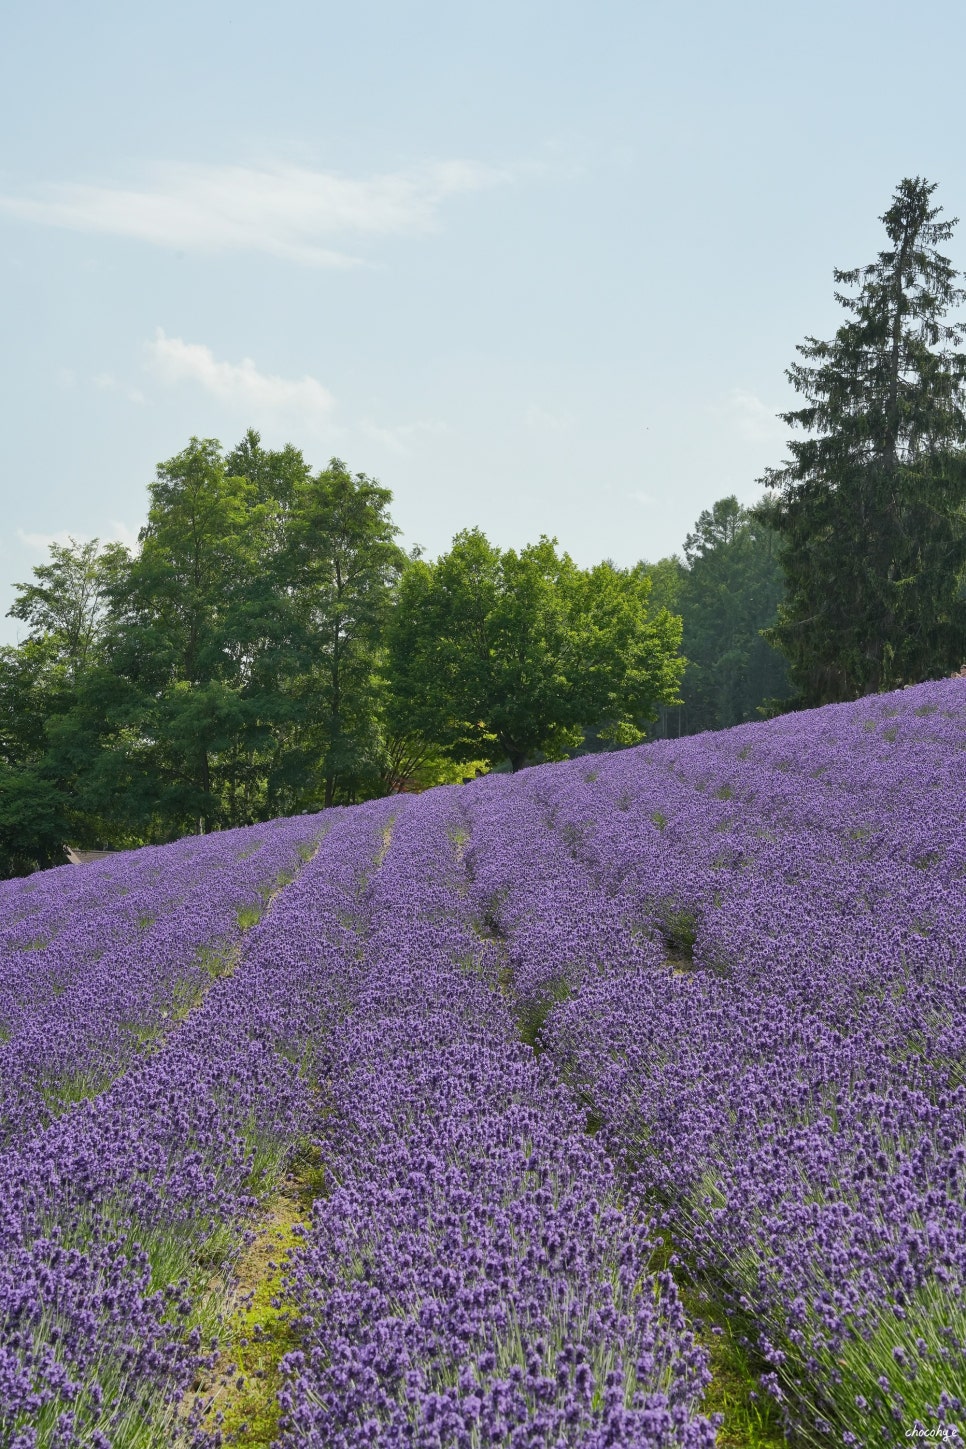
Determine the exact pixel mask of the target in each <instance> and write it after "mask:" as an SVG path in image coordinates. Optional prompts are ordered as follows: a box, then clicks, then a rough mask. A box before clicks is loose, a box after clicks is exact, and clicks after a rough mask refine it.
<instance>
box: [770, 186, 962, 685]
mask: <svg viewBox="0 0 966 1449" xmlns="http://www.w3.org/2000/svg"><path fill="white" fill-rule="evenodd" d="M935 189H936V188H935V185H934V184H930V183H928V182H926V181H924V180H923V179H921V178H919V177H916V178H915V179H909V178H906V179H905V180H903V181H902V182H901V183H900V184H899V186H898V188H897V190H896V192H895V195H894V197H893V202H892V205H891V207H890V208H889V210H888V211H887V212H886V213H885V214H884V216H883V217H882V218H881V220H882V221H883V222H884V223H885V228H886V233H887V236H888V240H889V247H888V249H887V250H885V251H882V252H880V253H879V256H878V259H877V260H876V261H875V262H874V263H872V264H871V265H870V266H867V267H864V268H856V269H854V270H852V271H847V272H843V271H836V272H835V280H836V282H837V283H839V284H842V285H844V286H847V287H858V293H857V295H855V296H847V295H843V294H841V293H836V300H837V301H838V302H840V303H841V305H842V306H843V307H844V308H845V309H846V310H847V311H848V312H850V313H851V314H852V316H851V318H850V320H849V321H847V322H845V323H843V325H842V326H841V327H840V328H839V329H838V331H837V333H836V334H835V337H834V338H833V340H832V341H831V342H822V341H819V340H818V339H817V338H815V337H809V338H807V339H806V341H805V342H804V343H803V344H801V345H800V346H799V349H798V350H799V352H800V353H801V355H802V356H803V357H804V358H805V359H806V361H805V363H804V364H802V363H797V364H794V365H793V366H792V367H791V368H789V369H788V374H787V375H788V378H789V380H790V381H791V382H792V383H793V385H794V386H795V388H796V389H797V391H798V392H800V393H801V394H803V396H804V397H805V399H806V400H807V405H806V406H805V407H802V408H799V409H797V410H795V411H791V412H787V413H783V414H782V415H781V416H782V418H783V420H784V421H785V422H786V423H788V424H789V425H790V426H792V427H797V428H801V429H803V430H804V432H805V433H806V434H807V435H808V436H806V437H804V438H802V439H797V440H792V441H791V442H790V443H789V451H790V453H791V458H790V459H789V460H788V461H786V463H785V464H784V465H783V467H781V468H778V469H771V470H769V471H768V473H767V474H766V476H765V479H764V482H765V483H766V484H767V485H768V486H769V487H770V488H772V489H773V490H775V495H776V502H775V505H774V508H773V509H772V511H771V515H770V521H771V523H772V525H773V526H774V527H775V528H777V529H778V531H779V532H780V534H781V536H782V544H783V546H782V551H781V562H782V566H783V569H784V572H785V578H786V589H787V597H786V600H785V602H784V603H783V604H782V606H781V608H780V611H779V619H778V623H777V624H776V626H775V628H774V629H773V630H771V631H770V637H771V639H772V640H773V642H775V643H776V644H778V645H779V646H780V647H781V649H783V650H784V652H785V653H786V654H787V656H788V659H789V661H790V665H791V674H792V678H793V681H794V683H795V684H796V685H797V686H798V689H799V691H800V702H802V703H804V704H823V703H826V702H828V701H831V700H842V699H851V698H855V697H857V696H859V695H861V694H866V693H872V692H874V691H876V690H882V689H890V688H895V687H897V686H898V685H902V684H909V683H915V682H917V681H920V680H923V679H929V678H934V677H936V676H937V675H941V674H944V673H948V672H949V670H950V669H952V668H956V667H958V666H959V665H960V664H961V663H962V662H963V661H962V652H963V642H962V641H963V636H964V629H966V589H964V587H963V577H964V571H966V455H964V452H963V447H962V445H963V442H964V440H966V412H964V407H963V403H964V398H963V387H964V382H966V356H964V355H963V354H962V353H958V352H955V351H954V350H952V344H955V343H959V342H960V341H961V340H962V333H961V331H960V329H959V328H958V327H956V326H950V325H948V324H946V323H944V322H943V320H942V319H943V318H944V316H945V315H946V313H947V312H948V311H949V310H950V308H952V307H954V306H956V305H957V304H958V303H960V302H961V301H962V300H963V298H964V296H966V293H964V292H963V291H962V290H961V289H960V288H958V287H957V286H956V285H955V278H956V275H957V274H956V272H955V271H954V269H953V267H952V266H951V264H950V262H949V260H948V258H946V257H945V256H943V255H941V254H940V252H939V251H938V250H937V247H938V246H939V245H940V244H941V243H943V242H945V241H947V240H948V239H949V237H950V235H951V233H952V229H953V226H954V225H955V222H953V221H949V222H938V221H936V220H935V218H936V217H937V216H938V215H939V213H940V211H941V210H942V208H941V207H938V206H937V207H933V206H930V198H931V196H932V193H933V192H934V191H935Z"/></svg>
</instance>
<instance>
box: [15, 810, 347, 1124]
mask: <svg viewBox="0 0 966 1449" xmlns="http://www.w3.org/2000/svg"><path fill="white" fill-rule="evenodd" d="M318 828H319V827H318V823H317V822H316V821H311V820H308V819H306V818H300V819H295V820H289V821H283V822H276V823H275V824H273V825H271V826H259V827H256V828H254V829H253V830H233V831H226V832H224V833H220V834H215V835H208V836H204V837H192V838H190V839H188V840H184V841H179V842H178V843H177V844H176V845H172V846H166V847H160V848H157V849H146V850H143V851H130V852H125V853H124V854H120V855H118V856H117V857H115V858H113V859H112V860H110V861H103V862H99V863H98V864H97V865H94V866H89V867H81V868H80V869H76V868H72V867H70V866H64V867H62V868H61V869H59V870H54V871H49V872H46V873H44V876H43V879H42V885H43V890H42V891H35V893H34V894H35V895H40V898H41V901H40V902H38V907H39V908H38V910H37V911H36V912H35V913H34V917H35V924H34V925H33V926H32V927H31V930H36V929H37V921H38V920H41V921H44V922H45V923H46V925H45V927H44V929H46V930H51V929H52V927H53V923H54V922H57V923H58V925H57V929H56V931H55V932H54V934H53V938H52V939H51V941H50V942H49V944H47V945H42V944H39V943H38V942H36V941H35V943H34V947H33V949H27V950H25V949H23V947H22V946H21V948H20V949H19V950H18V949H14V948H11V946H10V945H9V944H8V946H7V948H6V950H5V951H4V953H3V955H2V958H0V1024H2V1032H0V1144H6V1145H13V1144H14V1143H15V1142H17V1141H23V1140H24V1139H25V1138H26V1137H28V1136H29V1135H30V1133H31V1132H33V1131H35V1130H37V1129H38V1128H39V1127H42V1126H44V1125H46V1124H47V1123H48V1122H50V1121H51V1120H52V1118H53V1117H55V1116H56V1115H57V1114H58V1113H59V1112H60V1111H62V1110H63V1109H64V1106H65V1105H66V1104H69V1103H70V1102H71V1101H72V1100H76V1099H79V1098H82V1097H87V1096H92V1095H96V1093H97V1092H99V1091H102V1090H103V1089H104V1088H105V1087H106V1086H107V1085H108V1084H109V1083H110V1082H111V1081H112V1080H113V1079H114V1078H115V1077H117V1076H118V1075H119V1074H120V1073H121V1072H122V1071H124V1069H125V1067H126V1066H127V1064H128V1063H129V1062H130V1061H131V1060H132V1059H133V1058H134V1056H135V1055H136V1054H137V1052H138V1051H139V1050H141V1049H142V1048H143V1047H144V1046H145V1045H146V1044H148V1043H151V1042H153V1041H156V1040H157V1038H158V1037H159V1035H161V1034H162V1033H163V1032H165V1031H166V1030H168V1029H169V1028H170V1027H171V1025H172V1024H174V1023H176V1022H177V1021H178V1020H179V1019H180V1017H182V1016H183V1015H184V1014H185V1012H186V1011H187V1010H189V1009H190V1007H191V1006H192V1005H193V1004H194V1003H195V1002H196V1001H197V1000H198V999H199V997H200V996H201V994H202V993H203V992H204V990H205V989H206V988H207V987H208V986H209V985H210V983H211V979H212V977H213V975H215V974H217V973H219V972H221V971H223V970H225V969H227V968H228V966H229V965H230V963H231V959H232V955H233V953H234V952H235V951H236V950H237V947H238V943H239V941H240V939H241V935H242V928H243V926H245V925H246V924H250V923H251V922H252V921H254V920H256V919H257V918H258V916H259V915H260V913H261V910H262V909H263V907H264V900H265V898H266V896H267V895H268V893H269V892H270V891H271V890H272V889H273V888H274V887H275V886H276V885H277V884H278V883H279V882H280V881H282V880H284V879H285V878H287V877H288V876H289V875H291V874H293V873H294V871H295V869H296V867H297V865H298V863H299V851H300V850H301V849H312V848H313V837H315V836H317V835H318ZM86 871H90V872H91V880H90V881H89V882H88V881H86V880H85V883H84V886H83V889H81V890H78V888H77V887H76V886H75V883H74V882H75V878H76V877H77V876H78V875H81V876H83V875H84V874H85V872H86ZM65 899H66V904H65ZM41 902H42V907H41ZM65 916H66V917H67V918H66V919H64V917H65ZM21 924H22V923H21ZM21 934H23V933H22V932H21Z"/></svg>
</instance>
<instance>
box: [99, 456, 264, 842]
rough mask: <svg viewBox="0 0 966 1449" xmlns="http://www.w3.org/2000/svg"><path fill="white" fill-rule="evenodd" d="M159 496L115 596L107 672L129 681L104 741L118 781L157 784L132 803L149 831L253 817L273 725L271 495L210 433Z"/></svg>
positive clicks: (162, 471)
mask: <svg viewBox="0 0 966 1449" xmlns="http://www.w3.org/2000/svg"><path fill="white" fill-rule="evenodd" d="M150 496H151V505H150V510H149V514H148V522H147V526H146V527H145V528H144V529H143V530H142V532H141V551H140V554H139V555H138V557H137V559H136V560H135V561H134V563H133V564H132V567H131V569H130V570H129V571H128V573H127V575H126V576H125V577H124V578H123V580H121V581H120V582H119V584H118V586H117V587H116V588H115V589H114V590H113V591H112V602H113V618H112V637H111V640H110V645H111V647H110V658H109V660H108V666H107V667H109V669H110V671H111V672H112V673H117V674H119V675H120V676H121V678H122V679H123V680H125V681H126V682H127V684H128V686H129V687H128V691H127V698H126V700H122V701H120V702H119V703H120V706H121V707H120V711H119V716H120V717H119V719H118V723H119V724H120V731H118V730H115V731H114V732H113V736H112V738H110V739H108V740H105V744H106V745H108V746H109V747H110V748H111V749H112V750H113V751H114V752H115V754H116V755H117V757H118V758H117V759H116V760H115V766H116V767H117V768H121V769H122V776H121V778H122V779H123V780H126V781H128V782H130V783H132V784H133V781H132V779H131V777H132V775H141V776H142V777H145V776H146V777H148V778H149V779H150V780H151V782H152V784H153V790H152V791H150V792H148V794H147V795H145V794H144V792H143V791H142V790H140V789H131V790H129V791H128V792H126V798H128V799H129V800H132V801H133V800H137V801H138V802H139V805H138V808H139V810H140V811H141V812H142V814H143V812H144V811H145V810H148V811H149V813H150V817H151V819H152V821H153V822H154V826H152V828H155V827H156V825H157V823H158V821H165V822H167V824H166V826H165V827H163V828H165V829H166V830H167V831H168V832H169V833H177V832H179V831H183V830H186V829H190V828H192V827H199V828H201V829H202V830H210V829H212V828H214V827H215V826H216V825H232V824H239V823H242V822H243V821H245V820H246V819H250V818H252V817H253V816H254V815H255V814H257V812H258V808H259V804H260V789H261V786H260V781H261V771H260V770H259V761H258V756H259V753H260V750H262V749H264V748H265V747H266V745H267V742H268V736H269V733H270V726H271V707H272V700H271V696H270V694H269V692H267V691H266V689H265V688H264V680H263V678H262V676H261V674H260V671H259V667H258V666H259V664H260V662H261V657H262V655H263V654H264V652H265V651H266V649H271V646H272V636H273V627H272V624H273V621H272V619H271V617H270V616H271V613H272V591H271V589H269V590H268V597H267V598H266V592H265V590H264V588H263V580H264V570H263V569H262V567H261V563H262V554H263V552H264V539H265V536H266V534H267V535H268V536H269V537H270V536H271V533H272V522H273V508H272V504H271V503H259V502H258V501H257V498H256V490H255V487H254V485H253V484H252V483H250V482H249V481H248V480H247V479H246V478H243V477H237V476H231V475H229V473H228V472H227V469H226V467H225V462H224V459H223V456H222V451H221V447H220V445H219V444H218V442H217V441H216V440H214V439H205V440H201V439H198V438H193V439H192V440H191V442H190V444H189V445H188V447H187V448H185V449H184V450H183V451H182V452H181V453H179V454H177V455H176V456H175V457H174V458H171V459H169V460H168V461H167V462H165V463H162V464H161V465H159V467H158V472H157V480H156V482H155V483H154V484H153V485H152V486H151V489H150ZM94 687H95V688H103V681H100V680H98V681H95V682H94ZM117 783H118V782H114V788H117ZM145 823H147V822H145Z"/></svg>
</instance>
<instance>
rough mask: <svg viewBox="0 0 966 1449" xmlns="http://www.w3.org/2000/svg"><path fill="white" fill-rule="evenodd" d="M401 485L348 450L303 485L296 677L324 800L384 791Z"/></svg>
mask: <svg viewBox="0 0 966 1449" xmlns="http://www.w3.org/2000/svg"><path fill="white" fill-rule="evenodd" d="M391 502H392V494H391V493H390V491H389V489H388V488H383V487H382V486H381V485H380V484H379V483H378V482H377V481H376V480H375V479H372V478H368V477H367V476H366V474H365V473H355V474H353V473H350V471H349V469H348V468H347V467H346V465H345V463H343V462H342V461H341V459H339V458H332V459H331V460H330V462H329V465H328V467H327V468H324V469H323V470H322V471H321V472H320V473H318V474H317V475H316V476H315V477H310V478H308V479H305V480H302V481H300V482H299V484H298V485H297V487H296V489H295V492H294V497H293V501H292V510H291V517H290V521H289V530H288V531H289V544H288V551H287V555H286V566H287V573H288V577H289V579H290V580H291V587H292V589H293V592H294V600H293V608H294V613H295V628H296V633H295V635H294V637H295V639H296V643H297V652H298V656H299V658H300V660H301V665H300V672H299V674H298V677H297V678H296V679H294V680H293V681H292V688H293V691H294V695H295V697H296V698H297V700H298V701H299V705H300V708H301V714H302V718H303V720H305V721H307V722H308V723H307V727H306V728H305V729H304V730H303V732H302V739H301V750H302V755H303V758H304V759H306V760H308V761H310V762H311V767H312V770H313V772H314V773H315V775H316V776H317V778H318V781H319V793H320V797H321V798H320V799H319V800H318V803H320V804H323V805H325V806H326V807H328V806H330V805H332V804H334V803H335V802H336V801H337V800H347V801H351V800H354V799H357V798H359V797H360V796H361V795H364V794H367V793H372V792H374V791H376V792H378V788H379V780H380V777H381V772H382V771H383V768H384V760H383V752H384V733H383V726H382V708H383V692H384V691H383V682H382V681H383V676H382V664H381V661H382V650H383V645H382V636H383V632H384V629H385V625H386V621H387V618H388V614H389V609H390V604H391V599H392V590H393V588H394V586H395V584H396V581H397V579H398V578H399V576H400V574H401V572H402V569H403V565H404V563H405V554H404V553H403V551H402V549H401V548H400V547H399V545H398V544H397V543H396V542H395V539H396V535H397V534H398V532H399V530H398V528H397V527H396V526H395V524H394V523H393V522H392V519H391V518H390V516H389V504H390V503H391Z"/></svg>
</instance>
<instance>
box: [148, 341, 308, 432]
mask: <svg viewBox="0 0 966 1449" xmlns="http://www.w3.org/2000/svg"><path fill="white" fill-rule="evenodd" d="M147 355H148V366H149V368H150V369H151V371H152V372H153V373H154V374H155V376H156V377H158V378H159V379H160V380H161V381H162V382H163V383H166V384H168V385H174V384H176V383H179V382H192V383H195V384H196V385H197V386H199V387H201V388H203V389H204V391H205V392H207V393H210V394H211V396H212V397H216V398H218V399H219V401H221V402H224V403H228V404H229V405H231V406H232V407H237V408H239V409H242V410H244V411H246V412H247V413H248V414H251V413H253V412H254V413H257V414H264V413H270V414H284V415H285V416H287V417H292V416H295V417H297V418H299V419H300V420H301V421H303V422H306V423H313V422H314V423H318V422H320V421H322V420H324V419H326V418H327V417H328V415H329V413H330V412H331V410H332V408H333V406H334V403H335V399H334V398H333V396H332V394H331V393H330V392H329V390H328V388H326V387H323V385H322V383H321V382H319V381H318V380H317V379H316V378H314V377H309V376H308V374H306V375H305V376H304V377H299V378H287V377H276V376H274V375H273V374H271V373H266V372H259V370H258V368H257V367H256V366H255V363H254V362H253V361H252V359H251V358H250V357H243V358H242V360H241V362H219V361H218V360H217V359H216V358H215V356H214V353H213V352H212V351H211V348H210V347H204V346H203V345H202V344H201V343H199V342H184V341H182V339H181V338H180V337H166V336H165V334H164V332H163V330H162V329H161V328H160V327H159V328H158V330H157V334H156V335H155V338H154V341H153V342H149V343H148V344H147Z"/></svg>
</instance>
